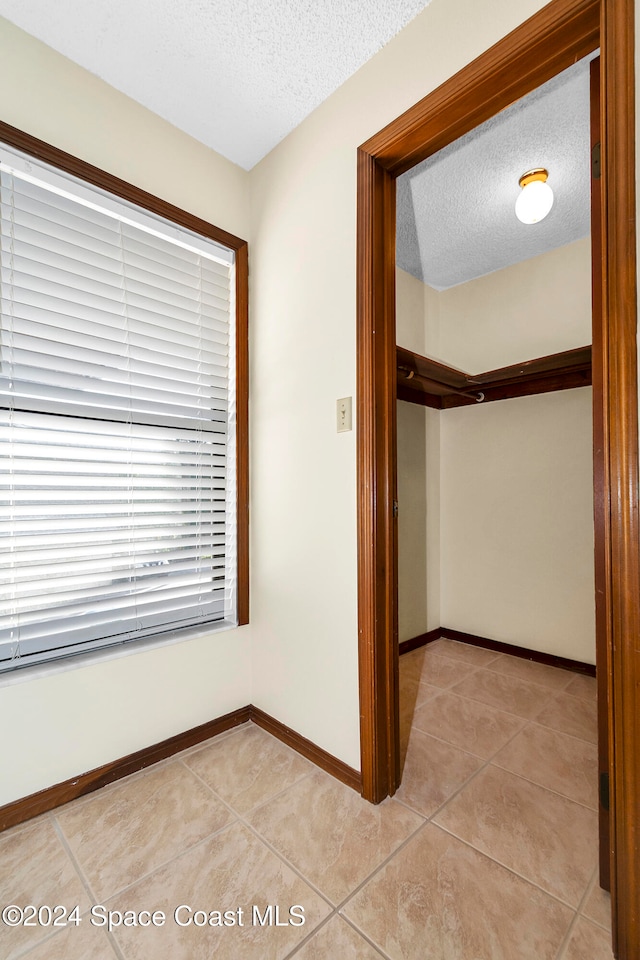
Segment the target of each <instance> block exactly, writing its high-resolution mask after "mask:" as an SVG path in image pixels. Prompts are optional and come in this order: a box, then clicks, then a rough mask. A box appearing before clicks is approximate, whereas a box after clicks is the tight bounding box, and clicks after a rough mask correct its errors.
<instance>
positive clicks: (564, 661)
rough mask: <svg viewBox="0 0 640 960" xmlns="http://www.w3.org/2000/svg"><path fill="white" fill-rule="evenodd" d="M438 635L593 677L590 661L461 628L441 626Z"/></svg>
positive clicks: (594, 673) (593, 669) (592, 666)
mask: <svg viewBox="0 0 640 960" xmlns="http://www.w3.org/2000/svg"><path fill="white" fill-rule="evenodd" d="M440 636H441V637H443V638H444V639H445V640H458V641H459V642H460V643H469V644H471V645H472V646H474V647H483V648H484V649H485V650H495V651H496V653H508V654H510V655H511V656H512V657H520V658H521V659H523V660H533V661H534V662H535V663H544V664H547V666H550V667H560V669H561V670H571V671H573V673H582V674H586V676H588V677H595V675H596V668H595V666H594V664H592V663H583V662H582V661H581V660H569V659H568V658H567V657H557V656H556V655H555V654H553V653H541V652H540V651H539V650H529V649H528V648H527V647H516V646H514V645H513V644H512V643H503V642H502V641H501V640H489V639H488V638H487V637H477V636H476V635H475V634H474V633H463V632H462V631H461V630H451V629H450V628H449V627H442V628H441V630H440Z"/></svg>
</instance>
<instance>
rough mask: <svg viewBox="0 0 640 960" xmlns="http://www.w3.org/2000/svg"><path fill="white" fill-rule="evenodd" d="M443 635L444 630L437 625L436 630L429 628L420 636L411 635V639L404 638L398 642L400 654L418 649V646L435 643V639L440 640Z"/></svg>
mask: <svg viewBox="0 0 640 960" xmlns="http://www.w3.org/2000/svg"><path fill="white" fill-rule="evenodd" d="M441 636H442V630H441V629H440V627H437V628H436V629H435V630H427V632H426V633H421V634H420V635H419V636H418V637H411V639H410V640H403V641H402V642H401V643H399V644H398V650H399V651H400V656H402V654H403V653H410V651H411V650H417V649H418V647H424V646H426V645H427V644H428V643H433V641H434V640H439V639H440V637H441Z"/></svg>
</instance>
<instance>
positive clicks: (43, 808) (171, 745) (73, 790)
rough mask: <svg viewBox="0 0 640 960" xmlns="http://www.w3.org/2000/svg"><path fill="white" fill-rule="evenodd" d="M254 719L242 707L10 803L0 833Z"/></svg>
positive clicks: (0, 816)
mask: <svg viewBox="0 0 640 960" xmlns="http://www.w3.org/2000/svg"><path fill="white" fill-rule="evenodd" d="M250 719H251V707H241V708H240V709H239V710H234V711H233V713H227V714H225V715H224V716H223V717H218V719H217V720H210V721H209V722H208V723H202V724H200V726H198V727H192V728H191V729H190V730H185V731H184V733H178V734H177V735H176V736H175V737H169V738H168V739H167V740H162V741H161V742H160V743H155V744H153V745H152V746H150V747H144V749H142V750H137V751H136V752H135V753H130V754H129V755H128V756H126V757H121V758H120V759H119V760H113V761H112V762H111V763H105V764H103V765H102V766H101V767H96V768H95V770H89V772H88V773H83V774H81V775H80V776H79V777H72V778H71V779H70V780H65V781H64V782H63V783H57V784H55V786H53V787H47V788H46V789H45V790H40V791H39V792H38V793H32V794H31V795H30V796H28V797H24V798H23V799H22V800H14V801H13V803H7V804H6V805H5V806H4V807H0V831H1V830H6V829H8V828H9V827H15V826H16V825H17V824H19V823H24V821H25V820H31V819H32V818H33V817H37V816H39V815H40V814H41V813H47V812H48V811H49V810H53V809H55V807H61V806H62V804H64V803H69V801H70V800H76V799H77V798H78V797H83V796H84V795H85V794H87V793H92V792H93V791H94V790H99V789H100V787H105V786H106V785H107V784H108V783H113V781H114V780H120V779H122V777H128V776H129V774H131V773H137V772H138V770H144V768H145V767H150V766H151V765H152V764H154V763H158V761H160V760H166V758H167V757H171V756H173V755H174V754H175V753H180V751H181V750H187V749H188V747H193V746H195V745H196V744H198V743H202V742H203V741H204V740H209V739H210V738H211V737H215V736H216V735H217V734H218V733H224V731H225V730H229V729H230V728H231V727H237V726H238V724H240V723H246V721H247V720H250Z"/></svg>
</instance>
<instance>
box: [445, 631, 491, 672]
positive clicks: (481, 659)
mask: <svg viewBox="0 0 640 960" xmlns="http://www.w3.org/2000/svg"><path fill="white" fill-rule="evenodd" d="M431 649H432V650H433V652H434V653H437V654H439V655H440V656H444V657H451V658H452V659H454V660H462V661H463V662H464V663H470V664H472V665H473V666H475V667H484V666H486V665H487V664H489V663H493V661H494V660H496V659H497V658H498V657H500V656H501V654H499V653H495V652H494V651H493V650H485V649H484V648H483V647H474V646H473V644H471V643H460V642H459V641H458V640H445V639H444V638H443V639H441V640H436V641H435V643H434V644H433V645H432V647H431Z"/></svg>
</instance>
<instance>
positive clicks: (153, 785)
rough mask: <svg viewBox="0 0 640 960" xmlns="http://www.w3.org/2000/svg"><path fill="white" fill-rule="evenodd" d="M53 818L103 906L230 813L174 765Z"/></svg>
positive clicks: (180, 766)
mask: <svg viewBox="0 0 640 960" xmlns="http://www.w3.org/2000/svg"><path fill="white" fill-rule="evenodd" d="M57 819H58V822H59V823H60V826H61V827H62V830H63V831H64V834H65V836H66V838H67V840H68V842H69V846H70V847H71V849H72V851H73V852H74V855H75V856H76V858H77V860H78V862H79V864H80V866H81V867H82V869H83V870H84V873H85V876H86V877H87V880H88V881H89V883H90V885H91V888H92V890H93V892H94V893H95V895H96V897H97V898H98V900H99V901H104V899H105V898H106V897H109V896H111V895H112V894H114V893H116V892H117V891H118V890H122V888H123V887H126V886H128V885H129V884H131V883H134V882H135V881H136V880H139V879H140V877H142V876H144V874H146V873H149V872H150V871H151V870H154V869H155V868H156V867H158V866H159V865H160V864H162V863H165V862H166V861H167V860H170V859H171V858H172V857H175V856H176V855H177V854H178V853H181V852H182V851H183V850H184V849H185V848H187V847H189V846H191V845H193V844H194V843H197V842H198V841H199V840H202V839H203V838H204V837H207V836H209V834H211V833H214V832H215V831H216V830H220V829H221V828H222V827H224V826H225V825H226V824H227V823H229V822H230V821H231V820H232V819H233V814H231V813H230V811H229V810H228V809H227V808H226V807H225V806H224V804H223V803H221V802H220V800H218V799H217V798H216V797H214V796H213V794H212V793H211V791H210V790H208V789H207V787H205V786H204V784H203V783H201V782H200V781H199V780H198V778H197V777H196V776H194V774H193V773H191V771H190V770H188V769H187V768H186V767H185V766H184V764H182V763H179V762H174V763H171V764H168V765H163V766H160V767H156V768H152V769H150V770H149V771H148V772H147V773H145V775H144V776H141V777H135V778H133V779H130V780H127V781H125V782H123V783H121V784H118V785H117V786H115V787H110V788H109V789H108V790H105V791H104V792H103V791H99V792H97V793H95V794H93V795H92V796H91V797H89V798H87V799H85V800H81V801H79V802H77V803H72V804H69V805H68V806H67V807H63V808H62V809H61V810H60V811H59V812H58V813H57ZM105 853H108V855H105Z"/></svg>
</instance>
